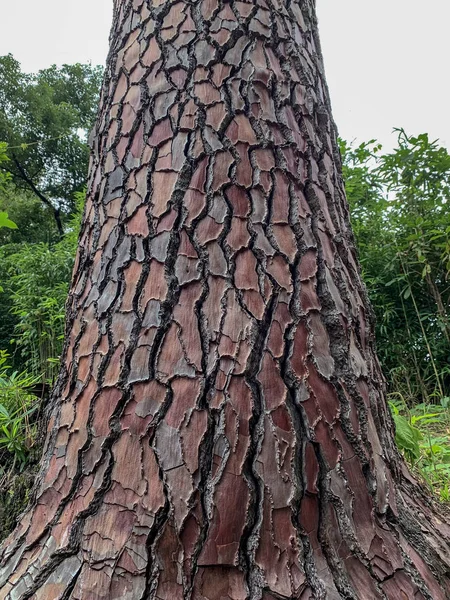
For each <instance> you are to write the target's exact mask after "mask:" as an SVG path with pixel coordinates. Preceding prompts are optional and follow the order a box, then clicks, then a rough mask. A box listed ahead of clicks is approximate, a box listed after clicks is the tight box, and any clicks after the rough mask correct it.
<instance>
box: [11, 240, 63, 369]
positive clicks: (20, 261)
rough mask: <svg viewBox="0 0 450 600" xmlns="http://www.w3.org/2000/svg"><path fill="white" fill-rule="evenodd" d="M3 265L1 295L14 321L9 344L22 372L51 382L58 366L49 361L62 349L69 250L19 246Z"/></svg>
mask: <svg viewBox="0 0 450 600" xmlns="http://www.w3.org/2000/svg"><path fill="white" fill-rule="evenodd" d="M1 250H2V249H0V251H1ZM3 250H4V249H3ZM5 263H6V264H7V271H8V281H7V284H5V293H6V294H7V295H8V296H9V299H10V301H11V305H10V312H11V314H12V315H13V316H14V317H15V324H14V331H13V332H12V338H11V340H10V341H11V343H13V344H14V346H15V348H16V354H18V355H19V357H20V364H21V365H22V367H23V368H25V369H27V370H28V371H30V372H31V373H33V374H34V375H41V376H42V377H43V378H44V379H45V380H48V379H49V380H53V379H54V377H55V374H56V370H57V368H58V365H57V364H55V361H54V360H52V359H54V358H55V357H57V356H59V354H60V352H61V348H62V340H63V334H64V305H65V300H66V297H67V292H68V285H69V279H70V275H71V272H72V267H73V250H72V248H71V247H70V246H69V247H66V246H65V245H63V244H59V245H56V246H54V247H50V246H48V245H47V244H21V245H20V247H19V249H18V251H16V252H13V253H12V254H10V255H8V256H7V257H5ZM16 358H17V357H16Z"/></svg>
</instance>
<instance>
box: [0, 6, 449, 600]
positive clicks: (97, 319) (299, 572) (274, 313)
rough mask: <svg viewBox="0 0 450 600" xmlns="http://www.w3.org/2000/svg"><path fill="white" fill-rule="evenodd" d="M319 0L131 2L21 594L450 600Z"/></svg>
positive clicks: (12, 550) (438, 524) (176, 599)
mask: <svg viewBox="0 0 450 600" xmlns="http://www.w3.org/2000/svg"><path fill="white" fill-rule="evenodd" d="M314 4H315V3H314V0H297V1H292V2H290V1H287V0H286V1H284V2H283V1H282V0H267V2H265V1H264V0H257V1H255V2H250V3H246V2H241V1H234V0H233V1H232V2H224V1H221V2H219V1H218V0H198V1H194V2H192V3H190V2H184V1H183V2H181V1H178V2H176V1H164V0H154V1H153V2H145V1H143V0H134V1H132V0H122V1H119V0H116V2H115V17H114V24H113V29H112V33H111V51H110V55H109V59H108V68H107V73H106V77H105V83H104V86H103V93H102V98H101V104H100V111H99V116H98V121H97V125H96V128H95V131H94V132H93V135H92V160H91V167H90V177H89V186H88V197H87V205H86V211H85V215H84V221H83V227H82V233H81V238H80V245H79V252H78V257H77V261H76V266H75V269H74V276H73V284H72V289H71V293H70V297H69V302H68V306H67V310H68V321H67V338H66V346H65V351H64V356H63V367H62V370H61V374H60V377H59V381H58V384H57V386H56V389H55V392H54V396H53V409H52V410H53V412H52V417H51V419H50V423H49V427H48V431H49V434H48V440H47V444H46V448H45V452H44V457H43V463H42V470H41V475H40V478H39V481H38V482H37V487H36V492H35V499H34V501H33V503H32V504H31V506H30V508H29V510H28V512H27V513H26V515H25V516H24V518H23V521H22V523H21V524H20V526H19V527H18V529H17V530H16V531H15V532H14V533H13V534H12V536H11V537H10V538H9V539H8V540H7V542H6V543H5V545H4V546H3V554H2V562H1V569H0V598H2V599H8V600H15V599H18V598H23V599H25V598H26V599H28V598H32V599H33V600H53V599H57V598H58V599H64V600H68V599H69V598H70V599H72V600H97V599H102V598H103V599H116V598H117V599H121V600H156V599H160V600H187V599H193V600H246V599H248V600H261V599H263V600H277V599H278V600H280V599H294V598H301V599H302V600H306V599H308V598H309V599H325V598H326V599H329V600H334V599H339V598H346V599H363V600H364V599H367V600H375V599H383V600H403V599H404V600H406V599H412V598H414V599H415V600H419V599H427V600H431V599H433V600H444V599H445V598H447V597H449V594H450V586H449V579H448V571H449V565H450V559H449V545H448V542H449V538H450V530H449V527H448V526H447V525H445V524H444V523H443V522H442V521H441V520H440V519H439V516H438V514H437V513H436V512H435V510H434V509H433V507H432V506H431V505H430V504H429V503H427V501H426V499H425V497H424V495H423V493H422V491H421V489H420V488H419V487H418V486H417V484H416V483H415V482H414V481H413V480H412V479H411V478H410V476H409V475H408V473H407V471H406V469H405V467H404V464H403V463H402V461H401V460H400V458H399V456H398V453H397V451H396V449H395V446H394V443H393V431H392V424H391V419H390V417H389V416H388V413H387V409H386V404H385V401H384V399H383V381H382V376H381V374H380V369H379V365H378V362H377V360H376V357H375V353H374V348H373V335H372V327H371V311H370V307H369V306H368V302H367V296H366V292H365V289H364V287H363V285H362V283H361V279H360V275H359V269H358V266H357V260H356V257H355V251H354V246H353V238H352V234H351V231H350V225H349V215H348V208H347V203H346V200H345V197H344V191H343V185H342V179H341V168H340V159H339V155H338V151H337V146H336V137H335V130H334V126H333V122H332V119H331V113H330V104H329V100H328V93H327V89H326V84H325V79H324V75H323V64H322V59H321V54H320V49H319V45H318V38H317V28H316V19H315V10H314ZM337 26H338V25H337ZM368 118H370V115H369V116H368Z"/></svg>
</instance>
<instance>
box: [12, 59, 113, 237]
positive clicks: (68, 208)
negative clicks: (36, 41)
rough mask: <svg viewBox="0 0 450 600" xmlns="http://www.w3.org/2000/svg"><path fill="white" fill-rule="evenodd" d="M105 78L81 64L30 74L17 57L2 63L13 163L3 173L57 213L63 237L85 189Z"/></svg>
mask: <svg viewBox="0 0 450 600" xmlns="http://www.w3.org/2000/svg"><path fill="white" fill-rule="evenodd" d="M101 74H102V69H101V67H92V66H90V65H81V64H75V65H63V66H62V67H60V68H58V67H56V66H52V67H50V68H48V69H44V70H42V71H39V72H38V73H37V74H28V73H23V72H22V71H21V68H20V64H19V63H18V62H17V61H16V60H15V59H14V58H13V56H12V55H10V54H9V55H7V56H2V57H0V107H1V108H0V140H1V141H3V142H7V143H8V157H9V159H10V160H9V161H8V162H7V163H2V165H1V168H2V169H3V170H4V171H6V172H8V173H10V175H11V176H12V181H13V182H14V184H15V186H16V187H17V188H20V189H23V190H26V191H27V192H28V193H31V194H32V195H33V196H34V197H35V198H38V199H39V201H40V202H42V203H43V204H44V205H45V207H46V208H47V210H49V211H51V213H52V215H53V217H54V220H55V224H56V227H57V229H58V232H59V235H60V236H62V235H63V233H64V219H65V215H68V214H71V213H72V211H73V210H74V206H75V194H76V193H77V192H80V191H82V190H83V189H84V187H85V181H86V172H87V165H88V157H89V152H88V148H87V144H86V137H87V132H88V130H89V129H90V127H91V125H92V123H93V121H94V118H95V111H96V104H97V97H98V91H99V89H100V79H101Z"/></svg>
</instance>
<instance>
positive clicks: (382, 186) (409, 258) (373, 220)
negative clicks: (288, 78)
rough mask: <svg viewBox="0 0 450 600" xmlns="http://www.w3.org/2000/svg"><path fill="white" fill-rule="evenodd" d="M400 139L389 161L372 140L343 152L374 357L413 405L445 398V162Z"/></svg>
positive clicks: (423, 141)
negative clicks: (371, 316) (371, 315)
mask: <svg viewBox="0 0 450 600" xmlns="http://www.w3.org/2000/svg"><path fill="white" fill-rule="evenodd" d="M398 134H399V136H398V147H397V148H396V149H395V150H394V151H393V152H391V153H388V154H382V152H381V150H382V149H381V147H380V146H379V145H377V144H376V143H375V142H374V141H371V142H369V143H366V144H361V145H360V146H359V147H358V148H356V149H354V148H352V147H350V146H349V145H348V144H346V143H345V142H342V143H341V151H342V155H343V162H344V179H345V181H346V190H347V196H348V199H349V203H350V210H351V214H352V224H353V229H354V232H355V237H356V241H357V245H358V249H359V255H360V262H361V265H362V270H363V278H364V280H365V282H366V285H367V287H368V291H369V296H370V299H371V302H372V305H373V307H374V310H375V314H376V317H377V332H376V333H377V347H378V355H379V357H380V359H381V361H382V364H383V367H384V371H385V373H386V374H387V376H388V382H389V385H390V390H391V391H394V392H395V391H398V392H399V393H401V394H402V395H403V396H404V397H405V398H407V402H408V404H409V405H413V404H417V403H421V402H423V401H425V402H428V403H429V402H432V401H433V399H436V398H441V397H444V396H446V395H447V396H448V395H450V327H449V315H448V307H449V305H450V278H449V266H450V262H449V255H450V251H449V248H450V210H449V202H450V156H449V154H448V152H447V150H446V149H445V148H442V147H440V146H439V145H438V143H437V142H431V141H430V140H429V138H428V136H427V135H426V134H423V135H419V136H417V137H408V136H407V135H406V133H405V132H404V131H403V130H399V131H398Z"/></svg>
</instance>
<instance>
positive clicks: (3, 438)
mask: <svg viewBox="0 0 450 600" xmlns="http://www.w3.org/2000/svg"><path fill="white" fill-rule="evenodd" d="M7 361H8V354H7V353H6V352H5V351H2V350H0V459H1V460H0V464H1V465H3V471H4V470H5V465H8V464H10V463H11V461H12V463H13V465H15V463H16V462H18V463H19V464H20V466H21V467H23V466H25V464H26V462H27V458H28V453H29V450H30V448H31V446H32V445H33V442H34V438H35V435H36V428H35V426H33V424H32V423H31V422H30V416H31V415H32V414H33V413H34V412H35V411H36V410H37V408H38V403H37V398H36V396H35V395H34V394H32V393H30V389H32V388H33V386H34V385H35V384H36V383H37V378H36V377H31V376H30V375H28V374H27V373H25V372H22V373H18V372H17V371H14V372H11V368H10V367H9V366H8V364H7Z"/></svg>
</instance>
